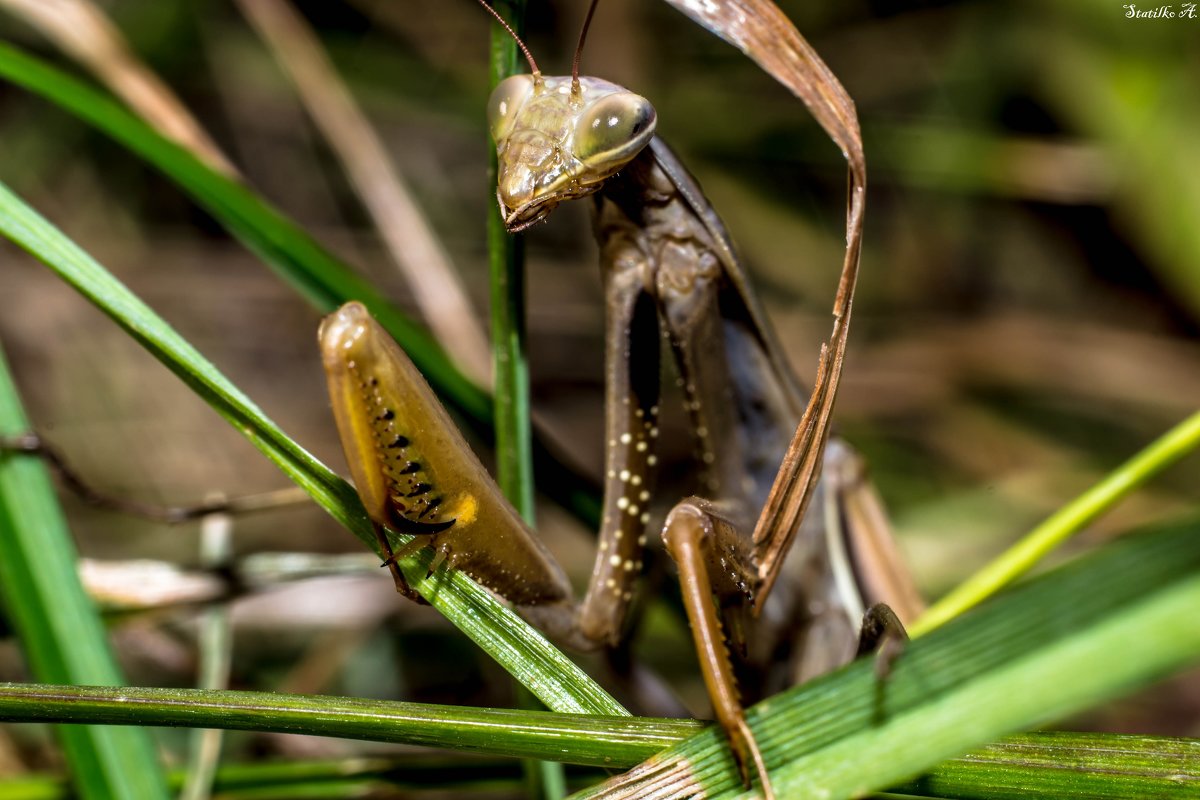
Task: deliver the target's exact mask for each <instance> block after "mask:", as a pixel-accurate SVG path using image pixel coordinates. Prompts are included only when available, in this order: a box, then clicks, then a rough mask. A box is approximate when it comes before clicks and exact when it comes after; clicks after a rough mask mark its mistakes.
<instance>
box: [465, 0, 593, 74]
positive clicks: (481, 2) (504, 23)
mask: <svg viewBox="0 0 1200 800" xmlns="http://www.w3.org/2000/svg"><path fill="white" fill-rule="evenodd" d="M479 5H481V6H483V7H484V8H485V9H487V12H488V13H489V14H491V15H492V16H493V17H495V18H496V21H497V22H499V23H500V24H501V25H502V26H503V27H504V30H506V31H508V35H509V36H511V37H512V38H513V41H514V42H516V43H517V47H519V48H521V52H522V53H524V54H525V60H526V61H528V62H529V71H530V72H532V73H533V74H534V75H541V74H542V71H541V70H540V69H538V65H537V62H536V61H534V60H533V54H532V53H530V52H529V48H528V47H526V46H525V43H524V42H522V41H521V37H520V36H517V32H516V31H514V30H513V28H512V26H511V25H509V24H508V21H507V20H505V19H504V17H502V16H500V12H499V11H497V10H496V9H494V8H492V7H491V6H490V5H488V4H487V3H486V2H484V0H479ZM595 7H596V2H595V0H593V1H592V8H595ZM591 18H592V12H591V11H589V12H588V20H589V21H590V20H591ZM583 30H584V31H585V32H586V31H587V23H586V22H585V23H584V26H583ZM579 46H580V47H583V38H582V37H580V40H579ZM575 67H576V72H578V68H579V54H578V53H576V54H575ZM576 83H578V79H576Z"/></svg>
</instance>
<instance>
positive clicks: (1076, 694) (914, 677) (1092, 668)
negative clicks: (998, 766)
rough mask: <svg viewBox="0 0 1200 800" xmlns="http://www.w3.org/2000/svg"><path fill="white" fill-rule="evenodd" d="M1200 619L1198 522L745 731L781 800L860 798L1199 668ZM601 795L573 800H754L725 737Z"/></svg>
mask: <svg viewBox="0 0 1200 800" xmlns="http://www.w3.org/2000/svg"><path fill="white" fill-rule="evenodd" d="M1197 608H1200V520H1192V521H1189V522H1187V523H1184V524H1179V525H1176V526H1174V527H1169V528H1165V529H1160V530H1157V531H1153V532H1151V533H1149V534H1145V535H1141V536H1132V537H1128V538H1127V539H1125V540H1123V541H1121V542H1118V543H1116V544H1114V545H1112V546H1109V547H1106V548H1105V549H1104V550H1102V551H1100V552H1098V553H1095V554H1093V555H1090V556H1088V557H1087V558H1084V559H1080V560H1079V561H1078V562H1076V563H1074V564H1072V565H1069V566H1067V567H1065V568H1062V569H1059V570H1056V571H1054V572H1052V573H1050V574H1048V575H1046V576H1044V577H1042V578H1039V579H1038V580H1036V581H1034V582H1032V583H1030V584H1028V585H1026V586H1023V587H1020V588H1018V589H1016V590H1014V591H1013V592H1011V593H1010V594H1008V595H1005V596H1003V597H1000V598H997V599H996V600H994V601H993V602H991V603H988V604H986V605H984V606H981V607H979V608H977V609H976V610H975V611H973V612H971V613H969V614H967V615H965V616H963V617H961V618H959V619H957V620H955V621H953V622H951V623H949V624H948V625H946V626H945V627H943V628H940V629H938V630H936V631H934V632H932V633H930V634H929V635H927V636H925V637H922V638H921V639H917V640H913V641H912V642H911V643H910V644H909V646H908V648H907V649H906V651H905V652H904V654H903V655H902V656H901V657H900V658H899V659H898V661H897V662H896V663H895V664H894V666H893V668H892V671H891V674H890V675H889V676H888V678H887V679H886V680H884V681H882V682H881V681H880V680H879V679H877V678H876V677H875V674H874V665H873V664H872V663H870V660H863V661H858V662H856V663H854V664H852V665H851V666H850V667H848V668H847V669H844V670H842V671H840V672H838V673H836V674H834V675H831V676H828V677H826V678H823V679H820V680H817V681H814V682H812V683H810V684H807V685H805V686H803V687H800V688H798V689H794V690H791V691H789V692H786V693H784V694H781V695H778V696H776V697H773V698H770V699H769V700H767V701H765V702H763V703H760V704H759V705H758V706H756V707H754V708H752V709H750V711H749V713H748V720H749V722H750V724H751V726H752V728H753V729H754V730H755V732H756V735H757V738H758V742H759V745H760V747H761V749H762V752H763V756H764V758H765V759H766V762H767V765H768V768H769V769H770V774H771V778H772V782H773V784H774V787H775V790H776V792H777V793H778V794H779V795H780V796H781V797H789V798H809V797H813V798H815V797H820V798H827V799H828V800H833V799H835V798H848V797H858V796H862V795H864V794H867V793H870V792H872V791H879V790H882V789H884V788H886V787H887V786H889V785H893V784H896V783H898V782H899V781H903V780H907V779H909V778H911V776H913V775H916V774H919V773H921V772H922V771H924V770H927V769H929V768H930V767H931V766H932V765H934V764H936V763H938V762H940V761H942V760H944V759H946V758H950V757H953V756H955V755H958V754H959V753H962V752H964V751H966V750H968V749H971V748H974V747H978V746H980V745H981V744H983V743H985V742H988V741H991V740H993V739H997V738H999V737H1001V736H1003V735H1005V734H1007V733H1011V732H1013V731H1016V730H1020V729H1022V728H1027V727H1031V726H1035V725H1038V724H1042V723H1045V722H1047V721H1049V720H1051V719H1054V718H1057V717H1061V716H1064V715H1066V714H1070V713H1073V712H1075V711H1078V710H1081V709H1083V708H1086V707H1088V706H1090V705H1093V704H1095V703H1097V702H1100V701H1101V700H1103V699H1106V698H1108V697H1111V696H1113V695H1116V694H1118V693H1121V692H1126V691H1129V690H1131V689H1132V688H1134V687H1136V686H1139V685H1142V684H1144V683H1146V682H1148V681H1150V680H1152V679H1155V678H1158V677H1160V676H1162V675H1163V674H1165V673H1167V672H1169V671H1171V670H1173V669H1177V668H1179V667H1181V666H1183V665H1185V664H1187V663H1189V662H1194V661H1196V660H1197V659H1198V658H1200V615H1198V614H1197V613H1196V609H1197ZM1192 771H1193V772H1194V771H1195V768H1194V766H1193V769H1192ZM604 790H607V791H608V793H603V790H589V791H586V792H584V793H581V794H579V795H576V796H574V797H575V798H576V800H583V799H584V798H598V797H605V798H609V799H610V800H612V799H613V798H632V797H639V798H645V800H651V799H652V798H657V797H666V796H670V797H679V798H683V797H699V796H704V797H706V798H726V797H743V796H744V795H743V789H742V786H741V780H740V778H739V776H738V772H737V769H736V767H735V766H734V764H733V761H732V758H731V757H730V754H729V750H728V745H727V743H726V741H725V739H724V736H723V734H722V733H721V732H720V731H717V730H709V731H706V732H704V733H701V734H698V735H697V736H695V737H693V738H692V739H690V740H688V741H686V742H683V743H682V744H680V745H677V746H675V747H673V748H671V749H670V750H668V751H666V752H664V753H662V754H660V755H658V756H655V757H654V758H652V759H650V760H649V761H647V762H645V763H644V764H642V765H640V766H639V767H637V768H636V769H634V770H633V771H631V772H630V773H628V774H627V775H624V776H620V777H619V778H617V779H614V781H613V782H612V783H611V784H610V785H606V786H605V787H604ZM671 792H678V794H672V793H671Z"/></svg>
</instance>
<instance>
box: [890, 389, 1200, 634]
mask: <svg viewBox="0 0 1200 800" xmlns="http://www.w3.org/2000/svg"><path fill="white" fill-rule="evenodd" d="M1197 447H1200V411H1198V412H1196V413H1195V414H1192V415H1191V416H1190V417H1188V418H1187V419H1185V420H1184V421H1183V422H1180V423H1179V424H1178V425H1176V426H1175V427H1173V428H1172V429H1171V430H1169V431H1167V432H1166V433H1164V434H1163V435H1162V436H1160V437H1159V438H1158V439H1156V440H1154V441H1153V442H1151V443H1150V444H1149V445H1147V446H1146V448H1145V449H1143V450H1142V451H1141V452H1139V453H1137V454H1136V455H1135V456H1133V457H1132V458H1130V459H1129V460H1128V461H1126V462H1125V463H1124V464H1121V465H1120V466H1119V467H1117V468H1116V469H1114V470H1113V471H1112V472H1110V473H1109V474H1108V475H1106V476H1105V477H1104V479H1103V480H1101V481H1100V482H1099V483H1097V484H1096V485H1095V486H1093V487H1091V488H1090V489H1088V490H1087V491H1086V492H1084V493H1083V494H1081V495H1079V497H1076V498H1075V499H1074V500H1072V501H1071V502H1069V503H1067V504H1066V505H1065V506H1063V507H1062V508H1060V509H1059V510H1058V511H1056V512H1054V514H1052V515H1051V516H1050V517H1049V518H1048V519H1046V521H1045V522H1043V523H1042V524H1040V525H1038V526H1037V527H1036V528H1034V529H1033V530H1032V531H1030V532H1029V534H1028V535H1026V536H1025V537H1024V538H1023V539H1021V541H1019V542H1017V543H1016V544H1015V545H1013V546H1012V547H1011V548H1009V549H1008V550H1007V551H1005V552H1004V553H1003V554H1001V555H1000V556H999V557H997V558H996V559H994V560H993V561H992V562H991V563H989V564H988V565H987V566H986V567H984V568H983V569H981V570H980V571H979V572H977V573H975V574H974V575H972V576H971V577H970V578H968V579H967V580H965V581H963V582H962V583H961V584H960V585H959V586H958V587H957V588H955V589H954V590H953V591H951V592H950V593H949V594H947V595H946V596H945V597H943V598H942V599H941V600H939V601H938V602H937V603H935V604H934V605H932V606H930V607H929V609H928V610H927V611H926V612H925V613H924V614H922V615H921V618H920V619H918V620H917V622H916V624H914V625H913V626H912V628H911V629H910V630H909V633H910V634H911V635H912V636H922V635H924V634H925V633H927V632H929V631H931V630H933V629H934V628H936V627H937V626H939V625H943V624H945V623H946V622H947V621H949V620H951V619H953V618H954V617H956V616H958V615H959V614H961V613H963V612H964V611H966V610H967V609H968V608H971V607H972V606H975V605H977V604H979V603H980V602H982V601H983V600H984V599H985V598H987V597H990V596H991V595H993V594H995V593H996V592H997V591H999V590H1000V589H1002V588H1003V587H1005V586H1007V585H1008V584H1009V583H1012V582H1013V581H1015V580H1016V579H1017V578H1019V577H1021V576H1022V575H1024V574H1025V573H1026V572H1028V571H1029V570H1031V569H1033V567H1034V566H1035V565H1037V564H1038V563H1040V562H1041V561H1042V560H1043V559H1044V558H1045V557H1046V555H1047V554H1049V553H1050V552H1051V551H1052V550H1054V549H1055V548H1056V547H1058V546H1059V545H1060V544H1062V543H1063V542H1065V541H1066V540H1067V539H1069V538H1070V537H1071V536H1073V535H1075V534H1076V533H1078V532H1079V531H1080V530H1082V529H1083V528H1084V527H1085V526H1086V525H1087V524H1088V523H1089V522H1091V521H1092V520H1094V519H1096V517H1098V516H1100V515H1101V514H1103V513H1104V512H1105V511H1107V510H1108V509H1110V508H1112V507H1113V506H1114V505H1116V504H1117V503H1118V502H1119V501H1120V500H1121V499H1122V498H1124V497H1125V496H1126V495H1128V494H1129V493H1130V492H1132V491H1133V490H1135V489H1137V488H1138V487H1139V486H1141V485H1142V484H1143V483H1145V482H1146V481H1148V480H1150V479H1151V478H1153V477H1154V476H1155V475H1157V474H1158V473H1160V472H1162V471H1163V470H1164V469H1166V468H1167V467H1169V466H1171V465H1172V464H1174V463H1175V462H1177V461H1178V460H1179V459H1181V458H1183V457H1184V456H1185V455H1187V454H1188V453H1191V452H1192V451H1194V450H1195V449H1196V448H1197Z"/></svg>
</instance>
